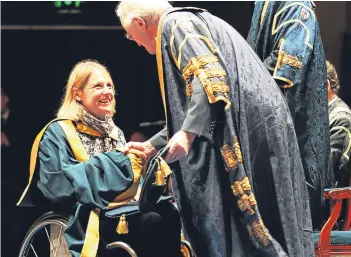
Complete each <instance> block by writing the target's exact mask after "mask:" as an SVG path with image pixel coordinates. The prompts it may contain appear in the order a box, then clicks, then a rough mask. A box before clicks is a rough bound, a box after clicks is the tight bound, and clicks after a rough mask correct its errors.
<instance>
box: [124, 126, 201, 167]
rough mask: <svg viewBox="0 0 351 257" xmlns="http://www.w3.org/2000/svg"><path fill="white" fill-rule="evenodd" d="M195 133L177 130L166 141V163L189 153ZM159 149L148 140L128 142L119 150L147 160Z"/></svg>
mask: <svg viewBox="0 0 351 257" xmlns="http://www.w3.org/2000/svg"><path fill="white" fill-rule="evenodd" d="M195 136H196V134H194V133H191V132H187V131H182V130H180V131H178V132H177V133H176V134H174V135H173V137H172V138H171V139H170V140H169V141H168V144H167V147H169V150H168V154H167V155H166V157H165V158H164V160H165V161H166V162H167V163H172V162H176V161H178V160H180V159H182V158H184V157H186V156H187V155H188V153H189V149H190V146H191V144H192V142H193V141H194V138H195ZM158 150H159V149H156V148H155V147H154V146H153V145H152V144H151V142H150V141H145V142H142V143H141V142H128V143H127V144H125V145H124V146H123V147H122V149H120V151H122V152H123V153H124V154H128V153H134V154H136V155H138V156H139V157H141V158H142V159H143V160H144V161H145V162H148V161H149V160H150V159H151V158H152V157H153V156H154V155H155V154H156V153H157V152H158Z"/></svg>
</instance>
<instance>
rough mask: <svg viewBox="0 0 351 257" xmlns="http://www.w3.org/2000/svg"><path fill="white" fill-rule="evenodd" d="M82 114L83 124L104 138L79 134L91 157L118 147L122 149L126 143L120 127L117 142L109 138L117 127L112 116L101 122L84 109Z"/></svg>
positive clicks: (107, 116)
mask: <svg viewBox="0 0 351 257" xmlns="http://www.w3.org/2000/svg"><path fill="white" fill-rule="evenodd" d="M82 112H83V122H84V123H85V124H86V125H88V126H89V127H90V128H92V129H94V130H97V131H99V132H101V134H102V137H97V136H93V135H89V134H85V133H81V132H78V134H79V137H80V139H81V140H82V143H83V145H84V148H85V150H86V151H87V154H88V155H89V157H92V156H94V155H96V154H99V153H104V152H108V151H111V150H113V149H115V148H117V147H122V146H123V145H124V144H125V143H126V140H125V138H124V135H123V132H122V130H120V129H119V128H118V127H117V129H118V140H117V141H116V140H114V139H112V138H110V137H109V136H108V135H109V134H110V133H111V131H112V129H113V128H114V127H115V126H116V125H115V124H114V122H113V120H112V117H111V116H110V115H106V116H105V120H99V119H97V118H95V117H94V116H93V115H91V114H90V113H88V112H87V111H86V110H85V109H82Z"/></svg>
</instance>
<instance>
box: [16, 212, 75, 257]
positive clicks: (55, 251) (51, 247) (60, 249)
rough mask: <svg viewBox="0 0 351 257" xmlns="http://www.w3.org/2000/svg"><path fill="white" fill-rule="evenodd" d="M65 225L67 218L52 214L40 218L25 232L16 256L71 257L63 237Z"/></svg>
mask: <svg viewBox="0 0 351 257" xmlns="http://www.w3.org/2000/svg"><path fill="white" fill-rule="evenodd" d="M67 223H68V218H66V217H64V216H60V215H57V214H54V213H53V212H49V213H46V214H44V215H43V216H41V217H40V218H39V219H38V220H36V221H35V222H34V224H33V225H32V226H31V227H30V229H29V231H28V232H27V234H26V236H25V238H24V240H23V242H22V245H21V248H20V251H19V255H18V256H19V257H32V256H33V257H38V256H44V257H56V256H57V257H58V256H62V257H63V256H71V255H70V252H69V250H68V247H67V243H66V239H65V237H64V230H65V228H66V226H67ZM66 254H67V255H66Z"/></svg>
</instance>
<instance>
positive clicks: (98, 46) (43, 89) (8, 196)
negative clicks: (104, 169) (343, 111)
mask: <svg viewBox="0 0 351 257" xmlns="http://www.w3.org/2000/svg"><path fill="white" fill-rule="evenodd" d="M116 4H117V3H116V2H80V4H79V7H76V2H72V3H71V4H70V5H65V4H64V2H58V3H56V5H57V6H59V5H61V7H55V2H1V23H2V30H1V86H2V88H3V89H4V91H5V92H6V93H7V95H8V96H9V99H10V102H9V105H10V116H9V120H8V121H7V122H6V124H2V127H3V128H4V129H5V131H6V133H7V134H8V136H9V140H10V142H11V147H7V148H2V153H1V156H2V160H1V173H2V247H1V248H2V256H3V257H7V256H15V255H16V254H18V248H19V245H20V242H21V240H22V239H23V236H24V233H25V232H26V231H27V230H28V227H29V226H30V224H31V223H32V222H33V219H35V218H37V217H39V215H40V214H42V213H37V212H36V211H35V210H34V209H32V208H27V209H25V210H24V209H20V210H19V209H18V208H17V207H15V203H16V201H17V200H18V198H19V196H20V194H21V193H22V191H23V189H24V188H25V186H26V184H27V181H28V169H29V165H28V164H29V156H30V149H31V146H32V143H33V141H34V138H35V136H36V135H37V133H38V132H39V131H40V129H41V128H42V127H43V126H44V125H45V124H46V123H47V122H48V121H50V120H51V119H53V118H54V117H55V112H56V110H57V109H58V107H59V103H60V101H61V98H62V96H63V93H64V86H65V84H66V80H67V79H68V75H69V72H70V71H71V69H72V67H73V66H74V64H76V63H77V62H78V61H80V60H83V59H88V58H91V59H96V60H98V61H99V62H101V63H103V64H104V65H106V66H107V67H108V69H109V70H110V72H111V75H112V78H113V81H114V83H115V86H116V89H117V93H118V95H117V97H116V99H117V113H116V116H115V122H116V124H117V125H118V126H119V127H120V128H121V129H122V130H123V131H124V133H125V135H126V138H127V139H128V138H129V136H130V134H131V133H132V132H134V131H137V130H139V131H141V132H143V133H144V134H146V135H147V136H148V137H149V136H152V135H153V134H154V133H155V132H157V131H158V130H160V129H161V128H162V127H161V126H150V127H147V128H140V127H139V124H140V123H141V122H153V121H158V120H164V114H163V106H162V101H161V96H160V92H159V84H158V78H157V68H156V59H155V56H152V55H149V54H148V53H147V52H146V51H145V49H144V48H143V47H138V46H137V45H136V44H135V43H133V42H131V41H129V40H127V39H125V38H124V33H125V32H124V31H123V30H121V29H120V27H119V26H120V24H119V21H118V19H117V18H116V17H115V13H114V10H115V7H116ZM173 5H174V6H196V7H201V8H205V9H207V10H208V11H210V12H211V13H213V14H214V15H217V16H219V17H221V18H222V19H224V20H226V21H227V22H228V23H230V24H231V25H232V26H233V27H235V28H236V29H237V30H238V31H239V32H240V33H241V35H242V36H243V37H244V38H246V37H247V34H248V31H249V27H250V22H251V17H252V10H253V7H254V2H173ZM317 8H318V5H317ZM317 14H318V12H317ZM334 15H335V14H334ZM322 18H323V17H322ZM48 25H50V26H51V27H45V26H48ZM72 25H75V26H81V27H74V28H75V29H73V28H72V27H69V26H72ZM65 26H66V27H65ZM85 26H87V27H85ZM93 26H99V27H95V29H93V28H94V27H93ZM322 29H323V28H322ZM325 29H328V28H327V27H326V28H325ZM322 35H323V30H322ZM339 36H340V38H341V39H340V40H341V42H342V44H341V45H340V52H341V53H342V56H340V59H339V62H338V63H336V66H337V67H339V69H338V70H339V75H340V77H341V79H342V84H341V85H342V86H343V90H342V93H341V97H342V98H343V99H344V100H345V101H346V102H347V103H348V104H350V103H351V97H350V96H351V90H350V86H349V85H350V83H349V81H350V75H349V74H348V73H349V70H350V67H351V63H350V62H351V61H350V60H351V58H350V56H351V47H350V41H351V40H350V38H349V36H348V35H347V34H346V33H343V34H340V35H339ZM346 45H348V48H347V47H346ZM327 53H328V52H327ZM347 56H348V57H347ZM327 57H328V55H327ZM5 210H6V211H5ZM4 240H7V241H4ZM8 242H11V244H9V243H8Z"/></svg>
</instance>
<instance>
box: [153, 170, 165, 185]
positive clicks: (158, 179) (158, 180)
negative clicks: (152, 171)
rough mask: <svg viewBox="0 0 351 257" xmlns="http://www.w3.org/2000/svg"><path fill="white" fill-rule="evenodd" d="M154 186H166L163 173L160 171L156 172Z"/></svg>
mask: <svg viewBox="0 0 351 257" xmlns="http://www.w3.org/2000/svg"><path fill="white" fill-rule="evenodd" d="M154 185H156V186H164V185H166V180H165V177H164V176H163V172H162V171H161V170H157V171H156V181H155V183H154Z"/></svg>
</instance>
